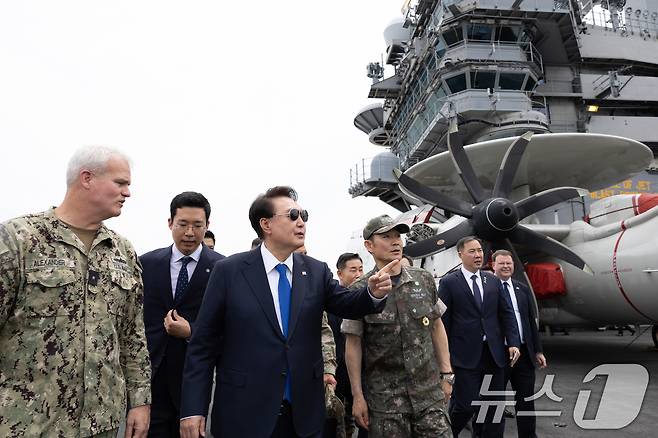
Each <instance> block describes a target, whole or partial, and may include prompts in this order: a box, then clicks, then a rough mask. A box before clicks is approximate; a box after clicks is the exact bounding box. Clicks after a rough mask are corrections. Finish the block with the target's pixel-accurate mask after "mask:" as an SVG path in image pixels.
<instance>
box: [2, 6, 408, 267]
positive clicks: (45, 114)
mask: <svg viewBox="0 0 658 438" xmlns="http://www.w3.org/2000/svg"><path fill="white" fill-rule="evenodd" d="M402 3H403V2H402V0H358V1H337V0H334V1H330V2H320V1H309V2H275V1H266V0H262V1H252V2H218V1H188V2H180V1H177V2H173V1H157V2H156V1H149V2H146V1H134V0H133V1H112V2H100V1H88V0H87V1H76V2H72V1H57V2H53V1H29V0H24V1H20V2H2V3H0V60H1V62H2V68H1V69H0V144H1V145H2V162H3V165H2V171H0V187H2V210H1V211H0V221H4V220H6V219H9V218H12V217H15V216H19V215H22V214H25V213H29V212H35V211H42V210H44V209H46V208H47V207H49V206H51V205H57V204H59V203H60V202H61V200H62V198H63V195H64V192H65V177H64V174H65V167H66V163H67V161H68V159H69V157H70V155H71V154H72V152H73V151H74V150H75V149H76V148H78V147H80V146H82V145H87V144H108V145H112V146H115V147H118V148H120V149H122V150H124V151H125V152H126V153H127V154H128V155H129V156H130V157H131V158H132V160H133V162H134V165H133V175H132V176H133V184H132V186H131V191H132V197H131V198H130V199H129V200H128V202H127V203H126V204H125V206H124V208H123V213H122V215H121V216H120V217H119V218H114V219H111V220H109V221H108V222H107V224H108V225H109V226H110V227H111V228H113V229H115V230H116V231H118V232H119V233H121V234H123V235H124V236H126V237H128V238H129V239H130V240H131V241H132V242H133V244H134V245H135V247H136V249H137V251H138V253H140V254H141V253H143V252H146V251H148V250H151V249H154V248H158V247H163V246H166V245H169V244H170V243H171V235H170V232H169V229H168V228H167V217H168V213H169V212H168V206H169V202H170V200H171V198H172V197H173V196H174V195H176V194H177V193H180V192H182V191H184V190H194V191H199V192H201V193H203V194H204V195H205V196H206V197H207V198H208V199H209V200H210V203H211V205H212V209H213V211H212V214H211V217H210V221H211V226H210V228H211V230H213V231H214V232H215V234H216V235H217V238H218V242H217V248H218V250H219V251H220V252H222V253H224V254H226V255H228V254H233V253H236V252H240V251H243V250H246V249H248V247H249V243H250V241H251V240H252V238H253V237H255V233H254V231H253V230H252V229H251V227H250V225H249V221H248V218H247V211H248V208H249V205H250V203H251V201H252V200H253V199H254V197H255V196H256V195H257V194H258V193H261V192H263V191H264V190H265V189H266V188H268V187H270V186H273V185H279V184H289V185H292V186H294V187H295V188H296V189H297V190H298V192H299V193H300V203H301V205H302V206H303V207H304V208H306V209H308V210H309V212H310V221H309V224H308V233H307V247H308V249H309V251H310V254H311V255H313V256H316V257H317V258H319V259H321V260H325V261H327V262H328V263H329V265H330V266H333V265H334V263H335V260H336V258H337V256H338V255H339V254H340V253H341V252H343V251H344V250H346V249H347V244H348V240H349V238H350V236H351V234H352V232H353V231H354V230H358V229H361V228H363V225H364V224H365V222H366V221H367V219H368V218H370V217H372V216H375V215H378V214H381V213H389V214H394V213H395V210H393V209H392V208H390V207H388V206H387V205H385V204H383V203H382V202H380V201H379V200H377V199H372V198H370V199H365V198H357V199H352V198H351V196H350V195H349V194H348V193H347V189H348V185H349V168H350V167H351V166H353V165H354V164H355V163H356V162H357V161H359V160H360V159H361V158H363V157H372V156H374V155H376V154H377V153H379V152H382V149H381V148H378V147H376V146H373V145H371V144H370V143H369V142H368V138H367V136H366V135H365V134H363V133H361V132H360V131H358V130H357V129H356V128H355V127H354V125H353V118H354V115H355V114H356V112H357V111H358V110H359V109H360V108H361V107H363V106H364V105H366V104H368V103H373V102H375V101H374V100H369V99H368V98H367V94H368V89H369V86H370V79H368V78H367V77H366V75H365V67H366V64H367V63H368V62H370V61H376V60H379V59H380V55H381V53H382V52H384V51H385V49H386V47H385V43H384V39H383V36H382V33H383V30H384V28H385V26H386V25H387V24H388V23H389V22H390V21H391V19H393V18H396V17H399V16H401V15H400V14H401V13H400V8H401V6H402Z"/></svg>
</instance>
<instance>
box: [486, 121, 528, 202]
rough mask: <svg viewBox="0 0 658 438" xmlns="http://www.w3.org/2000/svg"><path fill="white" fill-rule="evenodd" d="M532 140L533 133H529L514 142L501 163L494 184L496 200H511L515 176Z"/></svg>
mask: <svg viewBox="0 0 658 438" xmlns="http://www.w3.org/2000/svg"><path fill="white" fill-rule="evenodd" d="M531 138H532V131H528V132H526V133H525V134H523V135H522V136H521V137H519V138H517V139H516V140H514V142H513V143H512V144H511V145H510V147H509V148H508V149H507V152H506V153H505V157H504V158H503V161H502V163H500V170H499V171H498V177H497V178H496V184H494V188H493V192H492V193H493V196H494V198H498V197H502V198H509V194H510V192H511V191H512V181H514V176H515V175H516V171H517V170H518V168H519V163H520V162H521V158H523V153H524V152H525V149H526V146H528V143H530V139H531Z"/></svg>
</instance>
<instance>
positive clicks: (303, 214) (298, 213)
mask: <svg viewBox="0 0 658 438" xmlns="http://www.w3.org/2000/svg"><path fill="white" fill-rule="evenodd" d="M274 216H288V217H289V218H290V220H291V221H293V222H295V221H296V220H297V219H299V217H300V216H301V218H302V221H304V222H308V211H306V210H297V209H296V208H291V209H290V211H289V212H288V213H280V214H275V215H274Z"/></svg>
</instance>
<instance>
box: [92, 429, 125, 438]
mask: <svg viewBox="0 0 658 438" xmlns="http://www.w3.org/2000/svg"><path fill="white" fill-rule="evenodd" d="M118 433H119V429H113V430H106V431H105V432H101V433H97V434H96V435H92V436H90V437H89V438H116V437H117V434H118Z"/></svg>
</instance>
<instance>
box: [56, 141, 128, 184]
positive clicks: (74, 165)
mask: <svg viewBox="0 0 658 438" xmlns="http://www.w3.org/2000/svg"><path fill="white" fill-rule="evenodd" d="M111 158H119V159H122V160H126V161H127V162H128V163H130V160H129V159H128V157H127V156H126V155H125V154H124V153H123V152H121V151H120V150H118V149H116V148H113V147H110V146H101V145H92V146H83V147H81V148H80V149H78V150H77V151H75V153H74V154H73V156H72V157H71V159H70V160H69V164H68V166H67V168H66V185H67V186H68V187H70V186H71V185H73V183H74V182H75V181H76V179H77V178H78V175H79V174H80V171H81V170H83V169H84V170H89V171H92V172H93V171H96V172H100V173H102V172H104V171H105V169H106V167H107V162H108V161H109V160H110V159H111Z"/></svg>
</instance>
